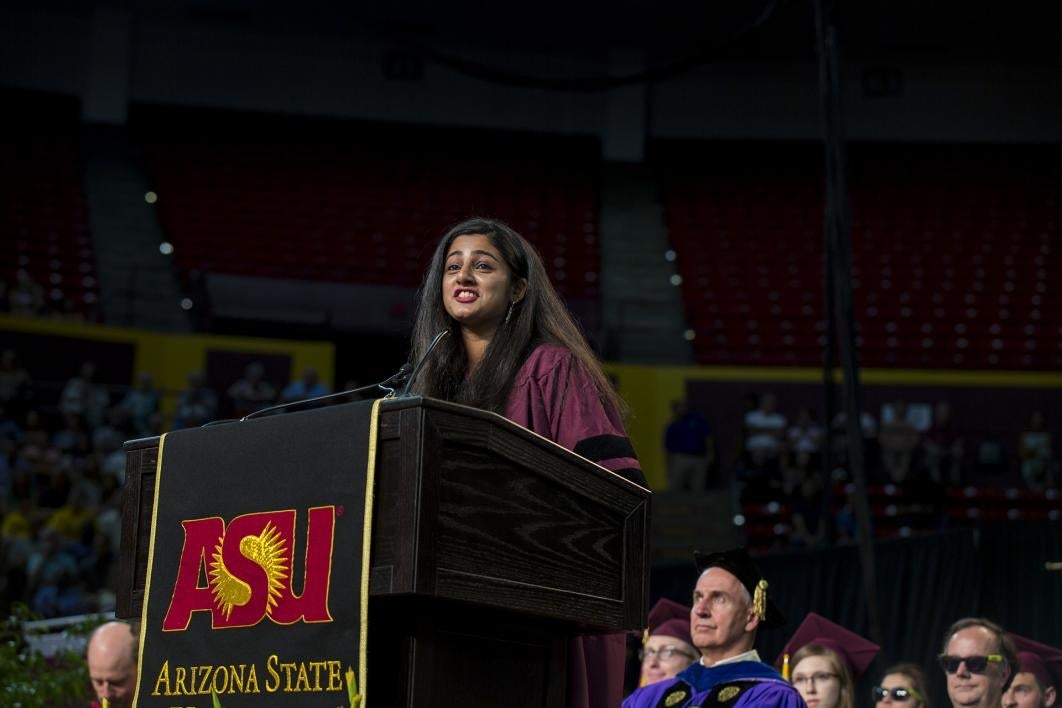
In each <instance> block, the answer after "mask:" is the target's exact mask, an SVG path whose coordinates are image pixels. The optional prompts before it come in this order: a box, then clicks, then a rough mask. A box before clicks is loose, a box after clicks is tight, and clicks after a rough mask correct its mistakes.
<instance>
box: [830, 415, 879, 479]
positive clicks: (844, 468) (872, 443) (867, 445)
mask: <svg viewBox="0 0 1062 708" xmlns="http://www.w3.org/2000/svg"><path fill="white" fill-rule="evenodd" d="M830 429H831V432H832V435H831V436H830V449H831V450H832V452H833V463H834V465H836V466H835V467H834V469H832V470H828V472H829V476H830V477H831V478H832V479H834V480H837V481H846V480H848V479H850V476H849V473H848V416H847V414H846V413H845V412H844V411H843V410H842V411H840V412H838V413H837V414H836V415H835V416H834V417H833V421H832V422H831V424H830ZM859 429H860V430H861V431H862V433H863V464H864V466H865V467H866V471H867V474H868V475H869V474H870V473H871V472H873V470H874V469H875V468H876V467H877V463H878V458H879V450H878V421H877V420H876V419H875V418H874V416H872V415H871V414H870V413H867V412H866V411H863V412H862V413H860V414H859Z"/></svg>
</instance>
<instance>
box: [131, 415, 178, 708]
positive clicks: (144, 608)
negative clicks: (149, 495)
mask: <svg viewBox="0 0 1062 708" xmlns="http://www.w3.org/2000/svg"><path fill="white" fill-rule="evenodd" d="M167 435H169V433H163V434H162V436H161V437H160V438H159V457H158V460H156V461H155V498H154V499H152V501H151V541H150V543H148V560H147V577H146V578H145V579H144V601H143V603H142V604H141V607H140V642H139V644H140V646H139V647H137V650H136V665H137V666H143V665H144V638H145V637H147V635H148V632H147V626H148V621H147V619H148V598H150V597H151V569H152V567H154V565H155V528H156V525H157V523H158V518H159V496H160V494H159V489H161V488H162V451H163V449H164V447H165V445H166V436H167ZM141 484H143V481H141ZM141 493H143V491H142V490H141ZM141 680H142V677H138V678H137V681H136V686H134V687H133V708H136V706H137V701H139V700H140V682H141Z"/></svg>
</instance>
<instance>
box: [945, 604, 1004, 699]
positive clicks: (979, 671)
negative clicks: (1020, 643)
mask: <svg viewBox="0 0 1062 708" xmlns="http://www.w3.org/2000/svg"><path fill="white" fill-rule="evenodd" d="M940 666H941V668H943V669H944V673H945V675H946V677H947V683H948V698H950V699H951V704H952V705H953V706H955V707H956V708H958V707H959V706H963V708H999V706H1000V705H1001V702H1002V698H1003V692H1004V691H1005V690H1007V687H1008V686H1009V685H1010V682H1011V679H1012V678H1014V672H1015V670H1016V667H1017V666H1018V656H1017V652H1016V651H1015V649H1014V643H1013V642H1012V641H1011V640H1010V639H1009V638H1008V637H1007V636H1006V634H1005V633H1004V631H1003V628H1002V627H1000V626H999V625H998V624H996V623H995V622H992V621H990V620H987V619H983V618H980V617H968V618H966V619H961V620H959V621H958V622H956V623H955V624H953V625H952V626H951V627H950V628H949V629H948V631H947V634H945V635H944V653H943V654H941V655H940Z"/></svg>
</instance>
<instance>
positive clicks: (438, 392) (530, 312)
mask: <svg viewBox="0 0 1062 708" xmlns="http://www.w3.org/2000/svg"><path fill="white" fill-rule="evenodd" d="M469 234H479V235H483V236H486V237H487V239H488V240H489V241H490V242H491V244H492V245H493V246H494V247H495V248H497V249H498V253H499V254H500V255H501V257H502V260H504V261H505V264H506V265H507V266H508V267H509V272H510V274H511V277H512V279H513V282H515V281H516V280H519V279H521V278H523V279H525V280H526V281H527V290H526V293H525V295H524V297H523V299H522V300H520V301H519V302H518V303H516V304H515V305H514V306H513V309H512V314H511V316H510V317H509V318H508V321H506V322H504V323H502V324H501V325H499V327H498V329H497V331H495V333H494V336H493V337H492V338H491V341H490V344H489V345H488V346H487V351H486V352H485V353H484V355H483V359H482V361H480V362H479V365H478V366H476V369H475V370H474V371H472V372H469V371H468V358H467V356H466V354H465V347H464V343H463V341H462V339H461V334H460V332H459V331H458V328H457V326H456V324H455V323H454V321H453V319H452V318H451V317H450V315H449V314H447V312H446V308H445V307H443V300H442V277H443V269H444V267H445V264H446V254H447V253H448V252H449V249H450V245H451V244H452V243H453V241H454V239H456V238H457V237H458V236H465V235H469ZM418 300H419V303H418V305H417V315H416V319H415V320H414V323H413V337H412V347H411V354H410V361H414V362H415V361H419V360H420V358H421V357H422V356H423V354H424V352H425V351H426V350H427V348H428V345H429V344H430V343H431V340H432V339H434V338H435V335H436V334H438V333H439V332H441V331H442V330H444V329H447V330H450V336H449V337H446V338H444V339H443V340H442V341H441V342H440V343H439V346H438V347H437V348H436V350H435V352H433V353H432V355H431V357H430V358H429V360H428V361H427V362H426V363H425V364H424V368H423V370H422V371H421V373H420V374H419V375H418V377H417V380H416V381H415V382H414V383H413V386H412V387H411V390H412V391H413V392H414V393H417V394H420V395H423V396H431V397H433V398H441V399H443V400H447V401H456V402H457V403H463V404H465V405H470V406H475V407H477V408H483V409H485V410H489V411H494V412H496V413H502V412H504V410H505V404H506V402H507V401H508V398H509V391H510V389H511V388H512V385H513V379H514V378H515V377H516V372H517V371H518V370H519V369H520V366H521V365H522V364H523V363H524V360H525V359H527V356H528V355H529V354H530V353H531V350H532V349H534V348H535V347H536V346H537V345H539V344H542V343H545V342H551V343H554V344H558V345H560V346H562V347H564V348H565V349H567V350H568V351H570V352H571V353H572V355H573V356H574V357H575V359H576V363H577V365H579V366H581V367H583V369H584V370H585V371H586V373H587V374H589V375H590V376H591V378H592V379H593V381H594V383H595V384H596V385H597V390H598V395H599V396H601V398H602V399H603V400H604V401H606V402H607V403H608V404H610V405H612V406H614V407H615V408H616V410H619V411H622V410H623V408H622V405H621V403H620V401H619V398H618V397H617V396H616V392H615V391H614V390H613V388H612V385H611V384H610V383H609V381H608V379H607V378H606V377H605V374H604V372H602V371H601V367H600V365H599V364H598V361H597V358H596V357H595V356H594V353H593V352H592V351H591V350H590V346H589V345H588V344H587V343H586V338H585V337H583V334H582V332H581V331H580V330H579V326H578V325H577V324H576V323H575V320H574V319H573V318H572V316H571V313H570V312H568V308H567V307H565V306H564V302H563V301H562V300H561V298H560V296H559V295H558V294H557V291H556V290H554V289H553V285H552V283H550V282H549V277H548V276H547V275H546V269H545V267H543V265H542V257H541V256H540V255H539V253H538V251H537V250H536V249H535V247H534V246H532V245H531V244H530V243H529V242H528V241H527V239H525V238H524V237H523V236H521V235H520V234H518V233H516V231H514V230H513V229H511V228H510V227H509V226H507V225H505V224H503V223H502V222H500V221H495V220H494V219H484V218H479V217H476V218H472V219H468V220H466V221H463V222H461V223H460V224H458V225H456V226H454V227H453V228H451V229H450V230H449V231H447V232H446V234H445V235H444V236H443V237H442V239H440V241H439V244H438V246H436V248H435V253H434V255H433V256H432V258H431V264H430V265H429V266H428V270H427V271H426V272H425V273H424V281H423V283H422V284H421V287H420V295H419V298H418Z"/></svg>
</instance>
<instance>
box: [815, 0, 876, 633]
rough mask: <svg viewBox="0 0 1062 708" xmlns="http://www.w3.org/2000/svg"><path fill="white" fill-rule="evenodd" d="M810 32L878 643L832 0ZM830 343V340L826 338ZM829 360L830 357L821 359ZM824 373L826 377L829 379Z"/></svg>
mask: <svg viewBox="0 0 1062 708" xmlns="http://www.w3.org/2000/svg"><path fill="white" fill-rule="evenodd" d="M813 5H814V11H815V34H816V39H817V48H818V56H819V90H820V94H821V98H822V110H823V138H824V141H823V142H824V147H825V163H826V214H825V217H826V218H825V231H826V233H825V237H826V254H825V258H826V274H827V275H826V284H827V287H830V288H831V292H830V293H829V294H828V295H827V301H828V302H830V301H831V299H832V304H833V308H832V309H833V312H832V313H827V316H828V317H829V315H830V314H832V315H833V317H832V321H833V323H834V324H835V326H836V332H837V344H838V349H839V354H840V360H841V367H842V370H843V372H844V391H843V393H844V411H845V425H846V428H845V429H846V433H847V434H846V437H847V443H848V470H849V473H850V474H851V475H852V481H853V483H854V484H855V489H856V495H855V513H856V519H857V521H858V524H859V530H858V534H859V557H860V561H861V563H860V565H861V566H862V574H863V590H864V593H865V594H866V599H867V619H868V622H869V625H870V637H871V639H873V640H874V641H875V642H877V643H878V644H881V643H882V634H881V618H880V615H879V612H878V593H877V571H876V568H875V564H874V543H873V530H872V529H871V527H870V509H869V507H868V504H867V480H866V470H865V468H864V464H863V434H862V429H861V428H862V426H861V420H860V418H861V411H862V407H861V405H860V391H859V362H858V357H857V355H856V342H855V314H854V311H853V308H852V278H851V261H852V257H851V247H850V241H851V227H850V223H849V215H848V193H847V180H846V163H845V144H844V130H843V122H842V115H841V79H840V70H839V69H840V61H839V56H838V47H837V29H836V27H834V25H833V19H832V14H833V13H832V11H833V3H832V0H813ZM827 339H829V337H827ZM825 358H826V361H827V362H829V361H830V360H831V359H832V353H831V354H827V356H826V357H825ZM832 373H833V372H832V371H827V372H826V374H825V375H826V376H827V377H830V376H832Z"/></svg>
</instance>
